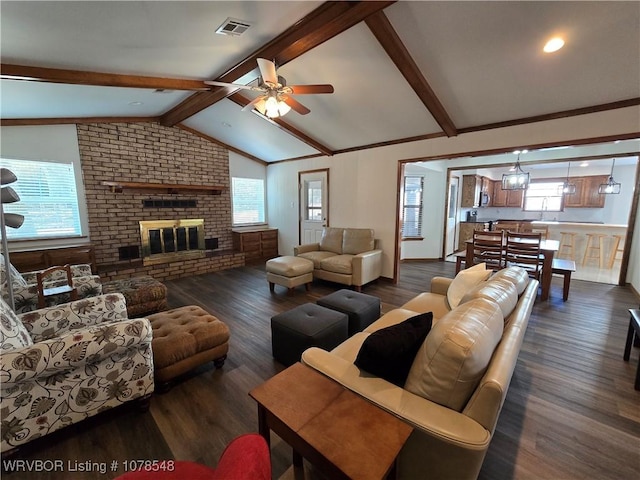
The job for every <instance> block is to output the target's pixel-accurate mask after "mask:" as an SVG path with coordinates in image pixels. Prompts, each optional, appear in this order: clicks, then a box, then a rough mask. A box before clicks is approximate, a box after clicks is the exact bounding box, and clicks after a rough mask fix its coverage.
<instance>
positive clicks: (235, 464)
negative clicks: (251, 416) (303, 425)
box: [115, 433, 271, 480]
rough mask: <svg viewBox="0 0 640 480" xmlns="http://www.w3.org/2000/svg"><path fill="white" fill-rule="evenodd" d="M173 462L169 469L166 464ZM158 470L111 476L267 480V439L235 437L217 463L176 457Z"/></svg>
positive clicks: (163, 479) (139, 479)
mask: <svg viewBox="0 0 640 480" xmlns="http://www.w3.org/2000/svg"><path fill="white" fill-rule="evenodd" d="M171 466H173V470H171V471H169V470H168V469H166V468H167V467H168V468H171ZM164 467H165V469H164V470H163V469H158V471H150V470H144V469H142V470H136V471H133V472H128V473H125V474H123V475H120V476H119V477H117V478H116V479H115V480H187V479H188V480H271V456H270V453H269V447H268V445H267V442H266V441H265V440H264V438H262V436H260V435H258V434H257V433H248V434H245V435H240V436H239V437H236V438H235V439H233V440H232V441H231V443H229V445H227V448H225V450H224V452H222V455H221V456H220V460H219V462H218V466H217V467H216V468H215V469H214V468H210V467H207V466H204V465H201V464H199V463H194V462H188V461H182V460H176V461H174V462H173V464H170V463H167V461H165V464H164Z"/></svg>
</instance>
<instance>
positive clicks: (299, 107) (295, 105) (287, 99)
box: [280, 95, 311, 115]
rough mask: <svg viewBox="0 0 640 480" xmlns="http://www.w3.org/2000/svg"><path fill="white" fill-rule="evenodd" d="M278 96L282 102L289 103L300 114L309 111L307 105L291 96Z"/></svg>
mask: <svg viewBox="0 0 640 480" xmlns="http://www.w3.org/2000/svg"><path fill="white" fill-rule="evenodd" d="M280 98H281V100H282V101H283V102H284V103H286V104H287V105H289V106H290V107H291V108H292V109H293V110H295V111H296V112H298V113H299V114H300V115H306V114H307V113H309V112H310V111H311V110H309V109H308V108H307V107H305V106H304V105H302V104H301V103H300V102H299V101H297V100H296V99H295V98H293V97H287V96H285V95H283V96H282V97H280Z"/></svg>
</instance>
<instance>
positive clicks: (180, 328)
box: [147, 305, 229, 384]
mask: <svg viewBox="0 0 640 480" xmlns="http://www.w3.org/2000/svg"><path fill="white" fill-rule="evenodd" d="M147 318H148V319H149V321H150V322H151V328H152V329H153V340H152V341H151V349H152V350H153V365H154V369H155V379H156V382H158V383H160V384H163V383H164V384H167V382H169V381H170V380H172V379H173V378H175V377H177V376H178V375H182V374H183V373H185V372H187V371H189V370H191V369H193V368H195V367H197V366H199V365H202V364H203V363H206V362H210V361H212V360H213V362H214V365H215V366H216V367H217V368H220V367H222V365H223V364H224V360H225V359H226V358H227V352H228V351H229V328H228V327H227V326H226V325H225V324H224V323H223V322H221V321H220V320H218V319H217V318H216V317H214V316H213V315H211V314H209V313H207V312H205V311H204V310H203V309H202V308H200V307H197V306H193V305H192V306H188V307H180V308H174V309H173V310H167V311H166V312H160V313H154V314H153V315H149V316H148V317H147Z"/></svg>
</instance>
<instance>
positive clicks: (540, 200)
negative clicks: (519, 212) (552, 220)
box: [524, 180, 564, 212]
mask: <svg viewBox="0 0 640 480" xmlns="http://www.w3.org/2000/svg"><path fill="white" fill-rule="evenodd" d="M562 185H563V182H562V181H560V180H558V181H556V180H544V181H535V180H534V181H532V182H531V183H530V184H529V188H527V189H526V190H525V192H524V210H525V211H529V212H531V211H533V212H542V211H549V212H561V211H562V210H563V208H564V202H563V198H564V197H563V195H562V193H561V192H562ZM558 192H560V193H558Z"/></svg>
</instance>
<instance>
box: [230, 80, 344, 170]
mask: <svg viewBox="0 0 640 480" xmlns="http://www.w3.org/2000/svg"><path fill="white" fill-rule="evenodd" d="M229 100H232V101H234V102H235V103H237V104H238V105H240V106H241V107H244V106H246V105H248V104H249V103H250V102H251V100H249V99H248V98H247V97H245V96H243V95H240V94H239V93H234V94H233V95H231V96H230V97H229ZM247 114H248V112H247ZM292 115H295V113H294V114H292ZM260 116H261V117H262V118H264V119H265V120H267V121H268V122H271V124H273V125H275V126H276V127H278V128H280V129H281V130H284V131H285V132H287V133H288V134H289V135H292V136H294V137H296V138H297V139H298V140H300V141H301V142H303V143H306V144H307V145H309V146H310V147H312V148H315V149H316V150H318V151H319V152H321V153H323V154H324V155H327V156H329V157H331V156H333V150H331V149H330V148H329V147H327V146H326V145H323V144H321V143H320V142H318V141H316V140H314V139H313V138H311V137H310V136H308V135H307V134H305V133H303V132H301V131H300V130H298V129H297V128H296V127H294V126H293V125H291V124H289V123H287V122H285V121H284V120H282V118H269V117H266V116H264V115H260Z"/></svg>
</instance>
